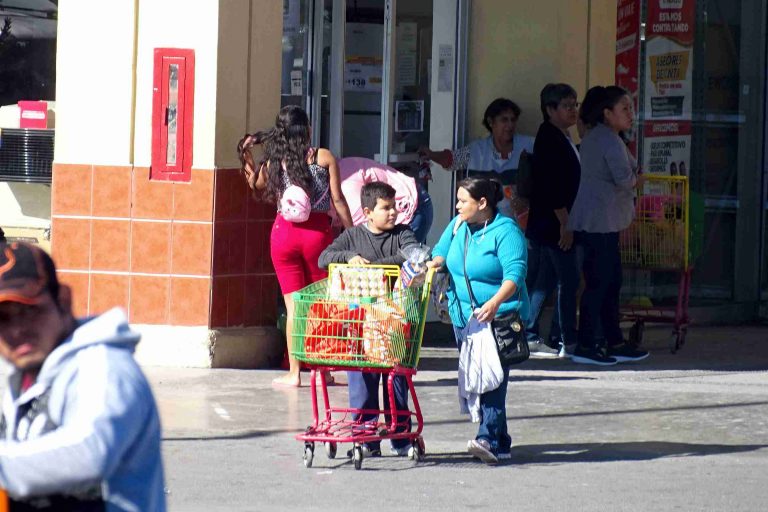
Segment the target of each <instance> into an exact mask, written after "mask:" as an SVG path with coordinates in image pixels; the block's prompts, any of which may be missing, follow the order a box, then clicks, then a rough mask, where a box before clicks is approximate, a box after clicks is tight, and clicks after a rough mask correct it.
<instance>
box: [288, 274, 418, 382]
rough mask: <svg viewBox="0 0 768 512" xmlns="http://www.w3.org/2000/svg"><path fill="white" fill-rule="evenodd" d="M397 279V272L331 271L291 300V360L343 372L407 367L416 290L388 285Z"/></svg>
mask: <svg viewBox="0 0 768 512" xmlns="http://www.w3.org/2000/svg"><path fill="white" fill-rule="evenodd" d="M400 279H401V271H400V268H399V267H397V266H350V265H333V266H331V268H330V272H329V276H328V279H326V280H324V281H319V282H318V283H314V284H313V285H310V287H308V288H306V289H304V290H302V291H301V292H297V296H295V297H294V302H295V304H296V315H297V319H298V320H299V327H300V329H299V330H298V331H297V332H298V333H299V334H300V337H299V338H298V339H294V349H293V352H294V355H296V357H297V358H299V359H300V360H304V361H306V362H317V363H319V362H324V363H325V364H330V363H333V364H340V365H344V366H368V365H372V366H377V367H382V366H393V365H396V364H406V365H410V364H412V363H411V362H412V361H413V359H414V351H413V344H414V340H413V338H414V335H415V334H416V333H414V332H413V325H414V324H417V323H418V321H419V316H420V309H421V308H420V304H421V294H422V287H418V286H415V285H413V283H411V287H409V288H400V287H399V285H397V284H392V283H394V282H396V281H399V280H400Z"/></svg>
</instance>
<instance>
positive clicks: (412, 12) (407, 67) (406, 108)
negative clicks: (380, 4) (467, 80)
mask: <svg viewBox="0 0 768 512" xmlns="http://www.w3.org/2000/svg"><path fill="white" fill-rule="evenodd" d="M433 9H434V8H433V1H432V0H410V1H408V2H404V1H402V2H399V3H398V4H397V11H396V13H395V16H394V20H395V23H394V24H393V25H392V26H393V31H394V37H393V39H394V45H393V51H392V59H391V70H390V71H391V73H390V76H391V77H392V80H391V83H390V87H389V93H390V98H389V103H388V104H382V107H383V108H384V107H386V108H387V110H385V111H387V112H389V120H390V122H389V123H388V126H387V127H386V128H387V132H386V134H385V137H383V138H382V150H381V151H380V153H381V154H382V155H381V157H382V159H386V161H387V163H389V164H390V165H392V166H393V167H397V168H399V169H401V170H403V171H404V172H408V173H412V172H413V173H415V172H417V171H418V155H417V150H418V148H419V147H422V146H427V147H428V146H429V137H430V117H431V116H430V108H431V101H430V99H431V88H432V81H431V79H432V26H433ZM447 121H448V122H450V123H452V122H453V119H449V120H447Z"/></svg>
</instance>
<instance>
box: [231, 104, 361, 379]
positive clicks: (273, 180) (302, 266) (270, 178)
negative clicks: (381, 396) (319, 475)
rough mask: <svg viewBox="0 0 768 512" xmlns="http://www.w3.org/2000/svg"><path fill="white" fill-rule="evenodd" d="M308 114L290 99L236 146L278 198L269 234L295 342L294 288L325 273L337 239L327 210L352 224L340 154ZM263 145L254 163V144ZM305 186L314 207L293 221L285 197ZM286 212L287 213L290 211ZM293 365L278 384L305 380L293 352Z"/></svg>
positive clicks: (262, 186)
mask: <svg viewBox="0 0 768 512" xmlns="http://www.w3.org/2000/svg"><path fill="white" fill-rule="evenodd" d="M310 133H311V128H310V126H309V117H307V113H306V112H304V110H302V109H301V108H299V107H297V106H294V105H289V106H286V107H283V108H282V109H280V113H279V114H278V115H277V119H276V121H275V126H273V127H272V128H270V129H269V130H265V131H261V132H257V133H254V134H250V135H246V136H245V137H243V138H242V140H240V143H239V144H238V146H237V150H238V153H239V154H240V162H241V164H242V171H243V174H244V175H245V178H246V180H248V185H249V186H250V187H251V189H253V190H254V191H256V190H263V191H264V196H265V197H266V199H267V200H270V201H274V202H275V203H277V204H278V212H277V216H276V217H275V223H274V224H273V225H272V234H271V236H270V246H271V249H270V252H271V255H272V264H273V265H274V267H275V273H276V274H277V280H278V281H279V282H280V289H281V291H282V294H283V298H284V299H285V308H286V312H287V316H288V318H287V324H286V339H287V342H288V346H289V348H290V343H291V330H292V327H293V309H294V307H293V299H292V297H291V294H292V293H293V292H295V291H297V290H300V289H301V288H304V287H305V286H307V285H308V284H310V283H313V282H315V281H318V280H320V279H323V278H324V277H326V275H327V274H326V272H325V271H324V270H322V269H320V268H319V267H318V266H317V259H318V257H319V256H320V253H321V252H323V249H325V248H326V247H327V246H328V245H330V243H331V242H332V241H333V234H332V232H331V220H330V217H329V216H328V211H329V210H330V209H331V206H333V208H334V209H335V210H336V213H337V214H338V216H339V218H340V219H341V222H342V224H343V225H344V227H345V228H350V227H352V216H351V215H350V213H349V207H348V206H347V202H346V200H345V199H344V195H343V194H342V192H341V179H340V178H339V169H338V167H337V165H336V159H335V158H334V157H333V154H332V153H331V152H330V151H328V150H327V149H324V148H313V147H311V146H310ZM255 145H261V146H262V150H263V153H262V156H261V160H260V161H259V162H258V163H255V162H254V160H253V156H252V155H251V153H250V149H251V148H252V147H253V146H255ZM294 185H295V186H298V187H301V188H302V189H303V190H304V192H305V193H306V195H307V196H308V197H309V203H310V205H311V213H310V214H309V218H308V219H307V220H306V221H304V222H291V221H289V220H287V219H286V218H285V217H284V216H283V214H281V212H280V206H279V205H280V202H281V201H280V200H281V198H282V196H283V193H284V192H285V191H286V189H287V188H288V187H291V186H294ZM286 216H288V215H287V214H286ZM289 359H290V370H289V371H288V375H284V376H282V377H279V378H277V379H275V380H274V381H272V384H273V385H275V386H289V387H298V386H300V385H301V375H300V373H299V362H298V361H296V360H295V359H294V358H293V357H290V358H289Z"/></svg>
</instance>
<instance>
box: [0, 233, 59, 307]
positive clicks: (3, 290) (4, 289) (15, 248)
mask: <svg viewBox="0 0 768 512" xmlns="http://www.w3.org/2000/svg"><path fill="white" fill-rule="evenodd" d="M46 291H48V292H50V294H51V296H52V297H53V298H54V300H56V299H57V297H58V295H59V280H58V279H57V278H56V267H55V265H54V264H53V260H52V259H51V257H50V256H49V255H48V253H46V252H45V251H44V250H42V249H41V248H39V247H38V246H36V245H31V244H27V243H22V242H13V243H0V302H20V303H22V304H39V303H40V302H41V301H42V300H43V298H44V296H45V292H46Z"/></svg>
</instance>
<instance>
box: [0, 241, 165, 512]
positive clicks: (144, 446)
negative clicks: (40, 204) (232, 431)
mask: <svg viewBox="0 0 768 512" xmlns="http://www.w3.org/2000/svg"><path fill="white" fill-rule="evenodd" d="M71 305H72V301H71V291H70V289H69V287H67V286H66V285H60V284H59V282H58V280H57V278H56V270H55V267H54V264H53V261H52V260H51V258H50V257H49V256H48V255H47V254H46V253H45V252H44V251H42V250H41V249H39V248H38V247H36V246H32V245H28V244H23V243H13V244H0V356H2V358H3V359H5V360H6V361H7V362H8V363H10V364H11V365H12V366H13V371H12V373H11V375H10V377H9V381H8V388H7V389H6V391H5V396H4V400H3V405H2V416H1V417H0V488H4V489H5V490H6V491H7V492H8V494H9V496H10V498H11V505H12V510H17V509H18V510H39V509H41V510H57V511H66V510H78V511H90V510H120V511H139V510H140V511H143V512H154V511H164V510H165V495H164V489H163V468H162V460H161V457H160V421H159V418H158V413H157V407H156V405H155V400H154V398H153V396H152V392H151V390H150V388H149V384H148V383H147V380H146V378H145V377H144V375H143V374H142V372H141V370H140V369H139V367H138V365H137V364H136V363H135V361H134V360H133V350H134V347H135V346H136V344H137V343H138V341H139V335H138V334H137V333H135V332H133V331H131V330H130V328H129V326H128V323H127V321H126V318H125V315H124V314H123V312H122V311H121V310H119V309H113V310H111V311H108V312H107V313H104V314H102V315H100V316H97V317H93V318H88V319H83V320H79V319H75V318H74V317H73V315H72V309H71Z"/></svg>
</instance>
